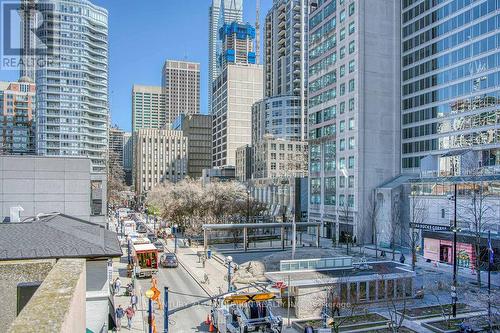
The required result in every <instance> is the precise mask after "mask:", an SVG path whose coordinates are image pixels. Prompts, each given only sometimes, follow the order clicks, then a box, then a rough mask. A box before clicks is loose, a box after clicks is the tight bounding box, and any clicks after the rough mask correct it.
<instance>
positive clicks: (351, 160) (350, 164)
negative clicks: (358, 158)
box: [348, 156, 354, 169]
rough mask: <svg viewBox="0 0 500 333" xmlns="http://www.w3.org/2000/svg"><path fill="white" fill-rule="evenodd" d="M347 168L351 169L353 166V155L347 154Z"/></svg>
mask: <svg viewBox="0 0 500 333" xmlns="http://www.w3.org/2000/svg"><path fill="white" fill-rule="evenodd" d="M348 168H349V169H353V168H354V156H349V165H348Z"/></svg>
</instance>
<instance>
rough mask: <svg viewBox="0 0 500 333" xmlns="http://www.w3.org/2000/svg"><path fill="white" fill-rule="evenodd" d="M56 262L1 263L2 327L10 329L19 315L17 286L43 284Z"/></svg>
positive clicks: (0, 300) (0, 303)
mask: <svg viewBox="0 0 500 333" xmlns="http://www.w3.org/2000/svg"><path fill="white" fill-rule="evenodd" d="M54 264H55V260H24V261H4V262H0V295H2V297H0V309H2V311H0V327H8V326H9V325H10V324H11V323H12V322H13V321H14V319H15V318H16V315H17V285H18V284H19V283H22V282H42V281H43V280H44V279H45V277H46V276H47V274H49V272H50V270H51V269H52V267H53V266H54Z"/></svg>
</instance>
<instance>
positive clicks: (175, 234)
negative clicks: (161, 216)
mask: <svg viewBox="0 0 500 333" xmlns="http://www.w3.org/2000/svg"><path fill="white" fill-rule="evenodd" d="M178 227H179V226H178V225H177V224H174V253H177V228H178Z"/></svg>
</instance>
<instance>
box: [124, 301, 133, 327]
mask: <svg viewBox="0 0 500 333" xmlns="http://www.w3.org/2000/svg"><path fill="white" fill-rule="evenodd" d="M125 314H126V315H127V327H128V329H129V330H130V329H131V328H132V319H134V315H135V311H134V309H133V308H132V307H131V306H129V307H128V308H127V310H125Z"/></svg>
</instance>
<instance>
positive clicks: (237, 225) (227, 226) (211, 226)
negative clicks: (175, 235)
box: [203, 222, 321, 230]
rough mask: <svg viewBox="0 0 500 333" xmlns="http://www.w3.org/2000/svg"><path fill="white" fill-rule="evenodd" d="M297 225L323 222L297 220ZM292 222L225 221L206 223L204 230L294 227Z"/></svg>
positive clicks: (310, 225)
mask: <svg viewBox="0 0 500 333" xmlns="http://www.w3.org/2000/svg"><path fill="white" fill-rule="evenodd" d="M295 224H296V225H297V227H312V226H319V225H321V222H297V223H295ZM292 226H293V223H292V222H287V223H274V222H273V223H225V224H204V225H203V230H226V229H238V228H250V229H257V228H280V227H290V228H291V227H292Z"/></svg>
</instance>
